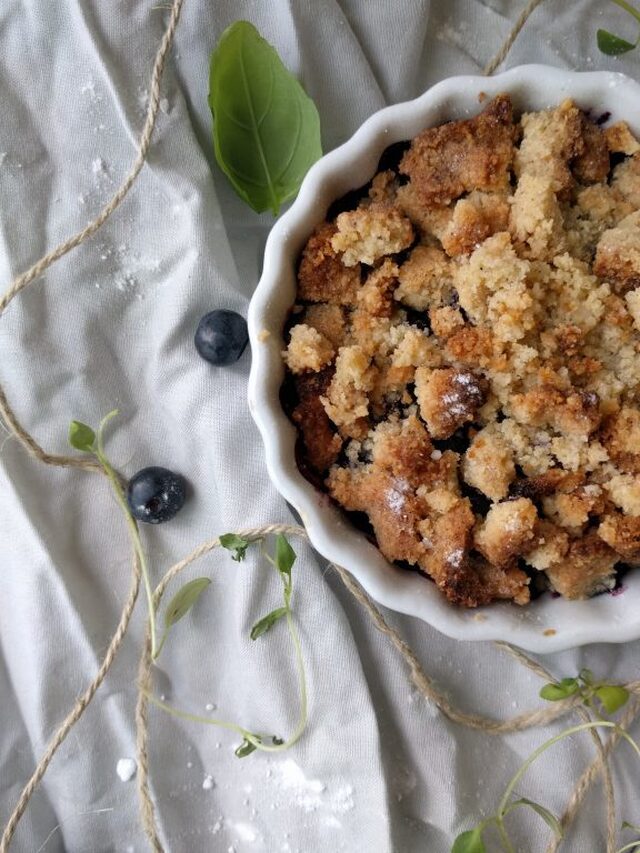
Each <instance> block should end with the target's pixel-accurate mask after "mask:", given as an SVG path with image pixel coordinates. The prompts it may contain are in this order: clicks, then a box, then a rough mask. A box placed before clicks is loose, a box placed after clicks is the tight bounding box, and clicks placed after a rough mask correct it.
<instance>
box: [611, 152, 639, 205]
mask: <svg viewBox="0 0 640 853" xmlns="http://www.w3.org/2000/svg"><path fill="white" fill-rule="evenodd" d="M611 186H612V187H613V188H614V189H616V190H618V192H620V194H621V195H623V196H624V197H625V198H626V199H627V201H628V202H629V203H630V204H632V205H633V207H634V208H635V209H636V210H640V152H638V153H637V154H634V155H633V157H629V158H628V159H627V160H623V161H622V163H620V164H619V165H618V166H616V168H615V169H614V170H613V180H612V182H611Z"/></svg>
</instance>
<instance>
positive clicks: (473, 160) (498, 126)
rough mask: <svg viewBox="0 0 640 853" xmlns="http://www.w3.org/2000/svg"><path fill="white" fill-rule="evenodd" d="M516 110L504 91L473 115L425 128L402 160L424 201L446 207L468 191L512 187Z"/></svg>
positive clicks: (431, 204) (403, 169)
mask: <svg viewBox="0 0 640 853" xmlns="http://www.w3.org/2000/svg"><path fill="white" fill-rule="evenodd" d="M513 136H514V130H513V113H512V107H511V101H510V99H509V97H508V95H499V96H498V97H497V98H495V99H494V100H493V101H491V103H490V104H489V105H488V106H487V108H486V109H485V110H484V112H482V113H480V115H478V116H476V117H475V118H472V119H467V120H465V121H453V122H450V123H449V124H443V125H440V127H434V128H430V129H429V130H425V131H423V133H421V134H420V135H419V136H416V137H415V139H414V140H413V141H412V142H411V147H410V149H409V150H408V151H407V152H406V154H405V155H404V157H403V158H402V161H401V162H400V172H401V173H402V174H404V175H408V176H409V178H410V180H411V184H412V185H413V188H414V189H415V192H416V194H417V197H418V198H419V200H420V202H421V203H422V204H423V205H425V206H433V205H441V206H442V205H446V204H449V202H451V201H453V200H454V199H456V198H459V197H460V196H461V195H462V194H463V193H465V192H472V191H473V190H486V191H489V192H496V191H499V190H506V189H507V188H508V184H509V170H510V168H511V163H512V160H513V152H514V149H513Z"/></svg>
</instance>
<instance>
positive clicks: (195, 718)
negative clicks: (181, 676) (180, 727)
mask: <svg viewBox="0 0 640 853" xmlns="http://www.w3.org/2000/svg"><path fill="white" fill-rule="evenodd" d="M143 692H144V694H145V696H146V697H147V699H148V700H149V701H150V702H153V704H154V705H157V707H158V708H162V710H163V711H166V712H167V713H168V714H171V716H172V717H180V719H182V720H190V721H191V722H192V723H206V724H207V725H209V726H219V727H220V728H221V729H229V730H230V731H232V732H237V733H238V734H240V735H242V737H245V738H247V740H251V742H252V743H253V740H252V738H254V735H253V734H252V733H251V732H249V731H247V730H246V729H243V728H242V726H239V725H238V724H237V723H232V722H229V721H228V720H216V719H213V718H212V717H201V716H200V715H199V714H190V713H189V712H188V711H182V710H180V708H174V707H173V705H168V704H167V703H166V702H163V701H162V700H161V699H158V697H157V696H154V695H153V693H150V692H149V691H148V690H144V691H143Z"/></svg>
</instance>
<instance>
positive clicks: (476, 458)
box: [462, 424, 516, 501]
mask: <svg viewBox="0 0 640 853" xmlns="http://www.w3.org/2000/svg"><path fill="white" fill-rule="evenodd" d="M462 470H463V475H464V479H465V482H467V483H469V485H470V486H473V487H474V488H475V489H478V491H480V492H482V493H483V494H484V495H486V496H487V497H488V498H491V500H492V501H499V500H501V499H502V498H505V497H506V496H507V494H508V493H509V486H510V484H511V483H512V482H513V480H514V479H515V476H516V468H515V465H514V462H513V448H512V447H510V446H509V444H508V443H507V442H506V441H505V439H504V437H503V435H502V433H501V431H500V429H499V428H498V427H496V425H495V424H489V426H487V427H485V428H484V429H483V430H481V431H480V432H479V433H478V434H477V435H476V436H475V437H474V439H473V441H472V442H471V445H470V446H469V449H468V450H467V452H466V454H465V456H464V463H463V469H462Z"/></svg>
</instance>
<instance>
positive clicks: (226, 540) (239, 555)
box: [218, 533, 251, 563]
mask: <svg viewBox="0 0 640 853" xmlns="http://www.w3.org/2000/svg"><path fill="white" fill-rule="evenodd" d="M218 538H219V540H220V544H221V545H222V547H223V548H226V549H227V551H231V559H232V560H235V561H236V562H237V563H241V562H242V561H243V560H244V558H245V557H246V556H247V548H248V547H249V545H251V542H249V540H248V539H243V538H242V536H238V534H237V533H223V534H222V536H220V537H218Z"/></svg>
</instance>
